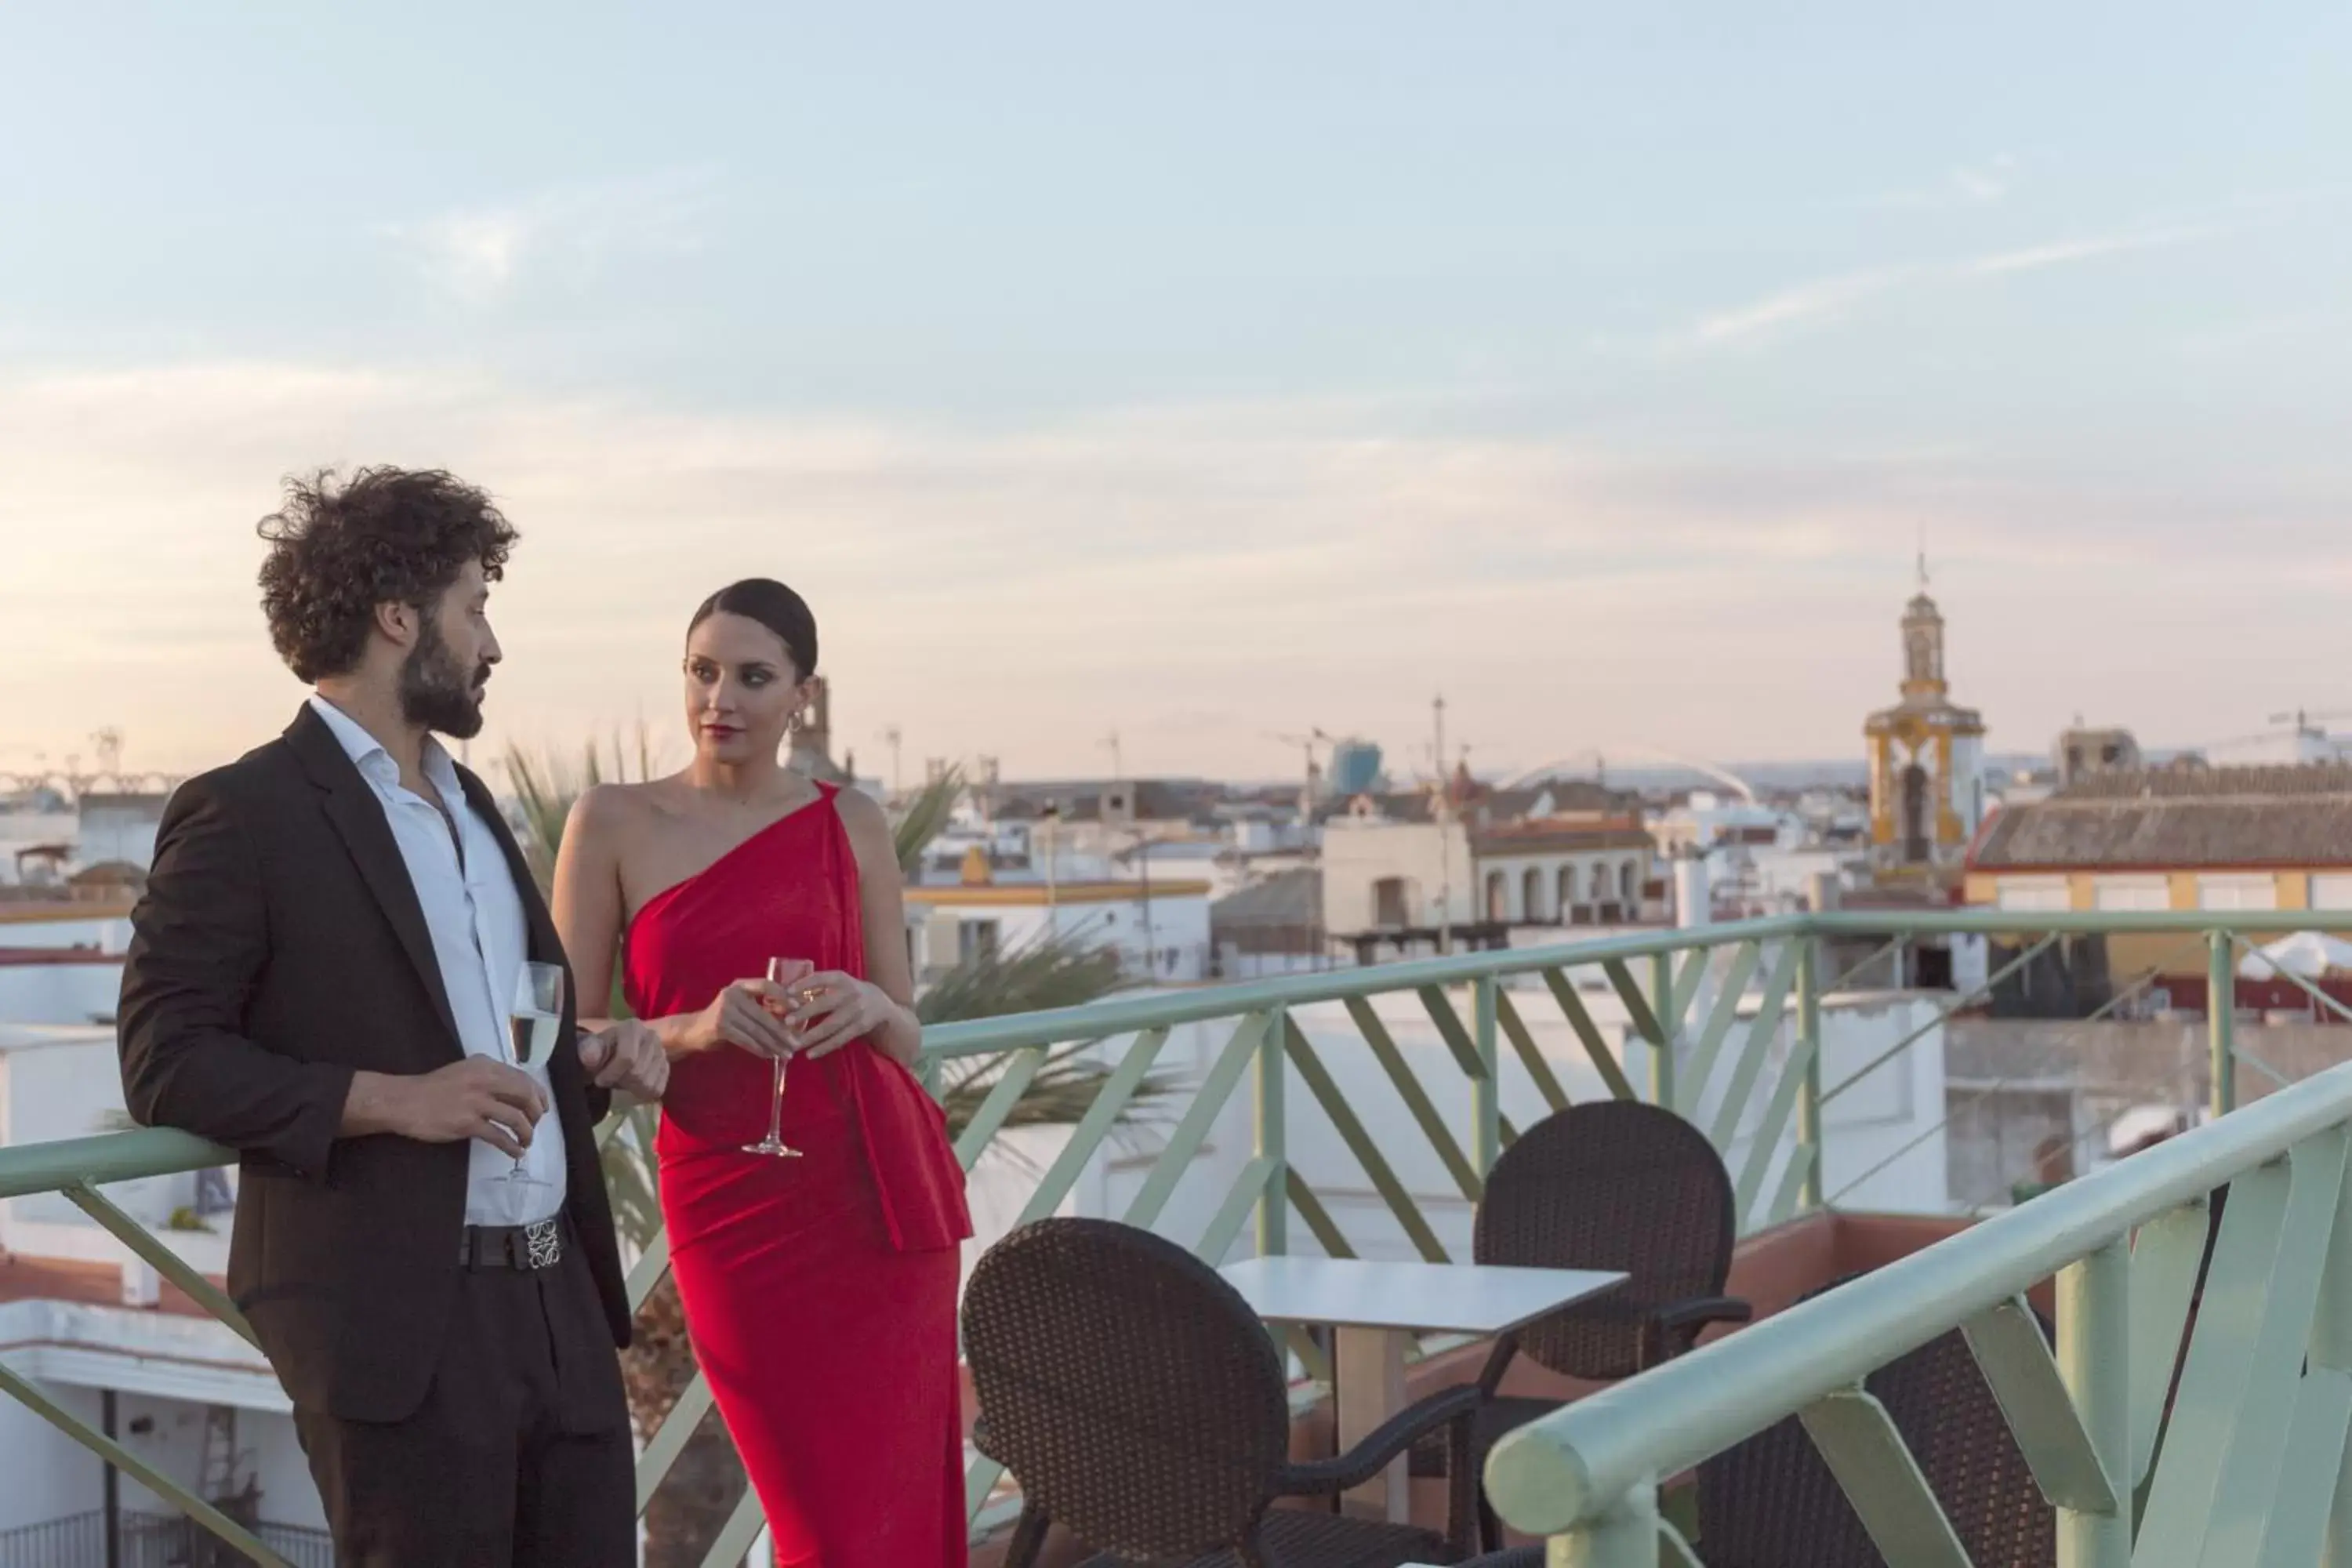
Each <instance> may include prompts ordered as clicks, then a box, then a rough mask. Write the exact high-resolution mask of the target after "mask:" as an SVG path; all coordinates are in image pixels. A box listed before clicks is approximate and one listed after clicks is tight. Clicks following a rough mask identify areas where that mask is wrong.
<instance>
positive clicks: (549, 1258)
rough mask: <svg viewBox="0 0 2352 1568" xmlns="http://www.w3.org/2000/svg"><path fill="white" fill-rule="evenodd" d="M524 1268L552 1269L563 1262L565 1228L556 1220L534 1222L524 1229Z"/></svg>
mask: <svg viewBox="0 0 2352 1568" xmlns="http://www.w3.org/2000/svg"><path fill="white" fill-rule="evenodd" d="M522 1242H523V1249H524V1257H523V1267H524V1268H534V1269H535V1268H554V1267H555V1266H556V1265H557V1264H558V1263H561V1262H562V1261H563V1226H562V1224H561V1223H560V1222H559V1221H556V1220H551V1219H541V1220H533V1221H532V1222H531V1223H530V1224H529V1225H527V1226H523V1227H522Z"/></svg>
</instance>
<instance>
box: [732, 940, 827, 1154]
mask: <svg viewBox="0 0 2352 1568" xmlns="http://www.w3.org/2000/svg"><path fill="white" fill-rule="evenodd" d="M814 973H816V965H815V964H814V963H810V962H809V961H808V960H807V959H805V958H772V959H770V960H768V979H769V980H770V981H771V982H772V983H773V984H777V985H782V986H786V987H790V986H792V985H793V984H795V983H796V982H799V981H803V980H805V979H807V978H808V977H809V976H810V975H812V974H814ZM791 995H792V998H793V1000H794V1001H795V1002H797V1001H799V1000H801V994H800V993H798V992H792V993H791ZM771 1010H772V1009H771ZM768 1066H769V1071H770V1075H771V1079H772V1081H771V1084H770V1088H769V1093H768V1135H767V1136H766V1137H765V1138H762V1139H761V1140H760V1141H759V1142H757V1143H746V1144H744V1145H743V1152H745V1153H746V1154H766V1155H769V1156H770V1157H772V1158H774V1159H778V1160H797V1159H799V1158H800V1153H801V1152H800V1151H799V1150H798V1149H795V1148H793V1146H792V1145H791V1144H789V1143H787V1142H784V1058H782V1057H778V1058H775V1059H774V1060H773V1061H772V1062H770V1063H769V1064H768Z"/></svg>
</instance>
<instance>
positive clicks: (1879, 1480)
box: [1799, 1388, 1973, 1568]
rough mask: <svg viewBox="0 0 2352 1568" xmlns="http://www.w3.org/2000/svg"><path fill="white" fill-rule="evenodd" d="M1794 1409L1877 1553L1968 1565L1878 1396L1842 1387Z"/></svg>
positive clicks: (1920, 1563)
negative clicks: (1801, 1408)
mask: <svg viewBox="0 0 2352 1568" xmlns="http://www.w3.org/2000/svg"><path fill="white" fill-rule="evenodd" d="M1799 1414H1800V1417H1801V1419H1802V1420H1803V1422H1804V1425H1805V1433H1806V1436H1810V1437H1811V1438H1812V1440H1813V1447H1816V1448H1818V1449H1820V1450H1821V1455H1822V1460H1823V1461H1824V1462H1825V1463H1827V1464H1828V1466H1829V1468H1830V1473H1831V1474H1832V1475H1833V1476H1835V1477H1836V1478H1837V1483H1838V1486H1839V1488H1840V1489H1842V1490H1843V1492H1844V1493H1845V1496H1846V1501H1848V1502H1849V1503H1852V1504H1853V1511H1854V1514H1855V1516H1856V1517H1857V1518H1859V1519H1860V1520H1861V1521H1862V1527H1863V1529H1864V1530H1865V1531H1868V1532H1869V1534H1870V1539H1871V1542H1872V1543H1873V1544H1874V1545H1875V1546H1876V1547H1877V1548H1878V1551H1879V1554H1880V1555H1881V1556H1883V1557H1885V1559H1886V1560H1887V1561H1888V1562H1889V1563H1902V1564H1903V1565H1904V1568H1973V1565H1972V1564H1971V1563H1969V1553H1968V1549H1967V1548H1965V1547H1963V1546H1962V1545H1961V1544H1960V1538H1959V1536H1958V1534H1957V1533H1956V1532H1955V1531H1953V1529H1952V1521H1950V1520H1948V1519H1947V1518H1946V1517H1945V1516H1944V1506H1943V1504H1941V1503H1939V1502H1937V1500H1936V1494H1935V1492H1934V1491H1933V1490H1931V1489H1929V1488H1928V1485H1927V1477H1926V1476H1924V1475H1922V1474H1920V1472H1919V1463H1918V1461H1917V1460H1916V1459H1915V1458H1912V1457H1911V1450H1910V1449H1909V1448H1908V1447H1905V1446H1904V1442H1903V1435H1902V1434H1901V1433H1900V1432H1897V1431H1896V1430H1895V1419H1894V1417H1893V1416H1891V1415H1887V1414H1886V1406H1885V1405H1881V1404H1880V1403H1879V1402H1878V1400H1877V1399H1876V1397H1874V1395H1872V1394H1865V1393H1864V1392H1863V1391H1862V1390H1861V1389H1859V1388H1854V1389H1847V1390H1844V1391H1843V1392H1841V1393H1837V1394H1829V1395H1826V1396H1825V1397H1823V1398H1822V1399H1819V1400H1816V1401H1814V1402H1813V1403H1812V1404H1811V1405H1807V1406H1805V1408H1804V1409H1803V1410H1802V1411H1801V1412H1800V1413H1799Z"/></svg>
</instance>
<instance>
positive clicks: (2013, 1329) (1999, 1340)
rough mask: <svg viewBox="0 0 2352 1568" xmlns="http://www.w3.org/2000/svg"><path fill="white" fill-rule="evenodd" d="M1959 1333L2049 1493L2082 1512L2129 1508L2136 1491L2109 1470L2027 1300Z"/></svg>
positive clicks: (2006, 1304) (1973, 1321)
mask: <svg viewBox="0 0 2352 1568" xmlns="http://www.w3.org/2000/svg"><path fill="white" fill-rule="evenodd" d="M1960 1331H1961V1332H1962V1334H1963V1335H1965V1336H1966V1338H1967V1340H1968V1342H1969V1352H1971V1353H1972V1354H1973V1355H1974V1356H1975V1357H1976V1363H1977V1365H1978V1367H1979V1369H1980V1370H1981V1371H1982V1372H1983V1373H1984V1376H1985V1382H1986V1383H1987V1384H1990V1385H1991V1388H1992V1394H1993V1398H1994V1399H1995V1400H1996V1401H1997V1402H1999V1404H2000V1410H2001V1414H2002V1415H2004V1416H2005V1417H2007V1418H2008V1421H2009V1431H2010V1436H2012V1437H2014V1438H2016V1439H2017V1447H2018V1451H2019V1452H2020V1453H2021V1454H2023V1455H2024V1456H2025V1462H2026V1465H2027V1466H2028V1467H2029V1468H2031V1469H2032V1471H2033V1479H2034V1480H2035V1481H2037V1482H2038V1483H2040V1485H2041V1487H2042V1496H2044V1497H2046V1498H2048V1499H2049V1500H2051V1501H2052V1502H2053V1503H2055V1504H2056V1505H2057V1506H2059V1507H2060V1508H2063V1509H2071V1510H2074V1511H2075V1512H2077V1513H2096V1514H2106V1515H2113V1514H2115V1513H2116V1511H2117V1510H2119V1509H2120V1508H2122V1506H2123V1499H2124V1498H2126V1497H2127V1496H2128V1495H2129V1493H2128V1492H2126V1491H2124V1490H2122V1489H2119V1488H2118V1487H2117V1486H2116V1481H2115V1479H2112V1478H2110V1477H2109V1476H2108V1474H2107V1470H2106V1465H2105V1462H2104V1461H2103V1460H2102V1459H2101V1458H2099V1450H2098V1448H2097V1447H2096V1446H2095V1445H2094V1444H2093V1443H2092V1441H2091V1434H2090V1432H2089V1431H2088V1430H2087V1429H2086V1428H2085V1427H2084V1425H2083V1417H2082V1415H2081V1414H2080V1413H2079V1412H2077V1411H2076V1409H2075V1408H2074V1396H2073V1395H2072V1394H2068V1393H2067V1392H2066V1384H2065V1382H2064V1380H2063V1379H2062V1378H2061V1377H2060V1376H2059V1374H2058V1360H2057V1358H2056V1357H2055V1356H2053V1355H2052V1354H2051V1352H2050V1344H2049V1342H2048V1341H2046V1340H2044V1339H2043V1338H2042V1324H2041V1321H2040V1320H2038V1319H2037V1318H2036V1317H2035V1316H2034V1314H2033V1309H2032V1307H2030V1306H2028V1305H2026V1303H2025V1300H2024V1298H2022V1297H2012V1298H2011V1300H2007V1301H2003V1302H2002V1303H2001V1304H2000V1306H1998V1307H1995V1308H1993V1309H1992V1310H1990V1311H1986V1312H1979V1314H1977V1315H1976V1316H1975V1317H1973V1318H1970V1319H1969V1321H1967V1322H1965V1323H1962V1324H1961V1325H1960Z"/></svg>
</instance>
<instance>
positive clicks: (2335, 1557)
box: [2260, 1169, 2352, 1568]
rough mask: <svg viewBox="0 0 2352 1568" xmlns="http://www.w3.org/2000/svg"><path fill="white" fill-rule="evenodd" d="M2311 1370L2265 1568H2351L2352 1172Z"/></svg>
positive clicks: (2293, 1427)
mask: <svg viewBox="0 0 2352 1568" xmlns="http://www.w3.org/2000/svg"><path fill="white" fill-rule="evenodd" d="M2308 1363H2309V1369H2308V1370H2307V1371H2306V1372H2305V1374H2304V1378H2303V1384H2302V1386H2301V1387H2299V1388H2298V1389H2297V1390H2296V1391H2295V1404H2294V1417H2293V1418H2292V1420H2291V1422H2290V1423H2289V1429H2288V1432H2287V1444H2286V1463H2285V1465H2284V1468H2282V1469H2281V1471H2280V1473H2279V1483H2278V1496H2277V1499H2276V1500H2275V1502H2274V1503H2273V1507H2272V1510H2271V1519H2270V1526H2269V1529H2268V1530H2267V1531H2265V1532H2264V1534H2263V1556H2262V1562H2261V1564H2260V1568H2301V1565H2302V1564H2304V1563H2352V1508H2347V1504H2352V1497H2347V1495H2346V1493H2347V1492H2352V1470H2347V1442H2352V1169H2347V1172H2346V1174H2345V1188H2344V1191H2343V1192H2342V1193H2341V1194H2338V1195H2337V1198H2336V1225H2335V1228H2334V1230H2333V1231H2332V1232H2331V1233H2330V1234H2329V1236H2328V1238H2327V1251H2326V1263H2325V1265H2324V1266H2323V1271H2322V1274H2321V1277H2320V1287H2319V1307H2318V1310H2317V1311H2316V1312H2315V1314H2314V1321H2313V1323H2312V1331H2311V1343H2310V1347H2309V1352H2308ZM2331 1533H2332V1535H2333V1539H2332V1540H2331V1539H2330V1537H2331Z"/></svg>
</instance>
